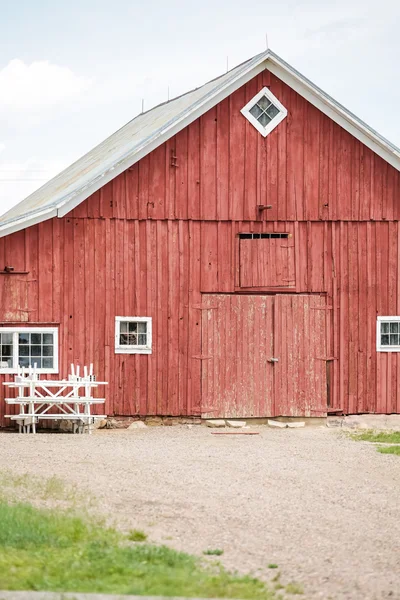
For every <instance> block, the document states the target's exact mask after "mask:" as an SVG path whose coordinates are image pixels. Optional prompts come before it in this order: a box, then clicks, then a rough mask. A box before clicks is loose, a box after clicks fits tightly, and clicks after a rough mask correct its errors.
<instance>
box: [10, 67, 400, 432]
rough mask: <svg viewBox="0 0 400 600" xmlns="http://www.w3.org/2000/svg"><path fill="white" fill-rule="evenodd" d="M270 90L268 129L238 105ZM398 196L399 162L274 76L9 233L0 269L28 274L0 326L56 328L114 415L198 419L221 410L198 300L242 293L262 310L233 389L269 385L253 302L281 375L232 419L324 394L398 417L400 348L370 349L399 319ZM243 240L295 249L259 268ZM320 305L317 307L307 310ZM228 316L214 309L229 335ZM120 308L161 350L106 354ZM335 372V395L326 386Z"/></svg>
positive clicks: (68, 356) (333, 402)
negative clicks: (104, 386) (274, 120)
mask: <svg viewBox="0 0 400 600" xmlns="http://www.w3.org/2000/svg"><path fill="white" fill-rule="evenodd" d="M264 85H267V86H270V88H271V90H272V92H273V93H274V94H275V95H276V96H277V97H278V99H279V100H280V101H281V102H282V103H283V104H284V105H285V106H286V108H287V109H288V117H287V118H286V119H285V120H284V121H283V122H282V123H281V124H280V125H279V126H278V127H277V128H276V129H275V130H274V131H273V132H272V133H271V134H270V135H268V136H267V138H265V139H264V138H263V137H262V136H261V135H260V134H259V133H258V132H257V131H256V130H255V129H254V127H253V126H252V125H251V124H250V123H248V121H247V120H246V119H245V118H244V117H243V116H242V115H241V114H240V109H241V108H242V107H243V106H244V105H245V104H246V102H247V101H249V100H250V99H251V98H252V97H253V96H254V95H255V94H256V93H257V92H258V91H259V89H261V87H263V86H264ZM171 151H173V154H174V156H176V160H174V161H173V163H174V164H176V165H177V166H174V164H172V163H171ZM399 192H400V185H399V173H398V172H397V171H396V170H395V169H394V168H392V167H391V166H390V165H388V164H387V163H385V161H384V160H383V159H381V158H380V157H378V156H377V155H375V154H374V153H373V152H372V151H371V150H369V149H368V148H366V147H365V146H363V145H362V144H361V143H360V142H358V141H357V140H356V139H354V138H353V137H352V136H351V135H350V134H348V133H347V132H345V131H344V130H342V129H341V128H340V127H339V126H338V125H336V124H335V123H333V122H332V121H331V120H330V119H329V118H328V117H326V116H324V115H323V114H322V113H321V112H319V111H318V110H317V109H316V108H315V107H313V106H312V105H311V104H309V103H308V102H307V101H306V100H304V99H303V98H301V97H300V96H299V95H298V94H296V93H295V92H294V91H293V90H291V89H290V88H289V87H287V86H286V85H285V84H284V83H282V82H281V81H279V80H278V79H277V78H276V77H275V76H273V75H271V74H270V73H269V72H268V71H264V72H263V73H262V74H260V75H259V76H257V77H256V78H254V79H253V80H252V81H250V82H249V83H248V84H246V85H245V86H244V87H242V88H241V89H239V90H238V91H236V92H235V93H234V94H232V95H231V96H230V97H229V98H227V99H225V100H224V101H223V102H221V103H220V104H218V105H217V106H216V107H215V108H214V109H212V110H210V111H209V112H207V113H206V114H205V115H204V116H203V117H201V118H200V119H198V120H197V121H195V122H194V123H192V124H191V125H189V126H188V127H187V128H185V129H184V130H183V131H181V132H180V133H179V134H178V135H176V136H175V137H173V138H172V139H171V140H169V141H168V142H167V143H165V144H163V145H162V146H160V147H159V148H157V149H156V150H154V151H153V152H151V153H150V154H149V155H148V156H146V157H145V158H144V159H142V160H141V161H140V162H139V163H137V164H135V165H133V166H132V167H131V168H130V169H128V170H127V171H126V172H125V173H123V174H122V175H120V176H118V177H117V178H116V179H114V180H113V181H112V182H111V183H109V184H107V185H105V186H104V187H103V188H102V189H101V190H100V191H99V192H96V193H95V194H94V195H93V196H91V197H90V198H88V200H86V201H85V202H83V203H82V204H81V205H80V206H78V207H77V208H76V209H75V210H74V211H73V212H72V213H71V214H69V215H67V216H66V217H64V218H61V219H53V220H49V221H46V222H44V223H41V224H40V225H36V226H33V227H30V228H28V229H26V230H25V231H22V232H18V233H16V234H13V235H10V236H8V237H6V238H2V239H0V266H1V267H2V266H3V264H12V265H13V266H14V268H15V269H16V270H18V271H27V274H20V275H0V321H1V323H2V324H11V323H21V322H23V323H32V324H39V323H51V324H56V325H59V331H60V375H61V376H66V374H67V371H68V365H69V363H71V362H75V363H80V364H88V363H89V362H94V366H95V372H96V373H97V374H98V376H99V377H100V378H101V379H102V380H106V381H109V382H110V385H109V387H108V390H107V403H106V411H107V413H108V414H117V415H155V414H158V415H199V414H201V413H202V410H203V409H204V408H207V409H215V408H217V409H219V407H220V406H221V396H218V397H217V396H216V395H215V394H213V395H212V396H211V397H212V398H214V399H213V400H212V402H213V403H214V404H217V406H214V407H209V406H207V403H208V398H209V396H207V395H206V394H208V392H206V387H205V385H204V386H203V390H202V382H204V379H205V373H206V371H205V370H204V369H205V368H206V369H210V368H211V362H208V361H207V360H203V359H202V358H199V357H201V356H202V355H203V352H204V351H205V350H204V348H205V343H206V342H205V340H207V339H208V338H207V335H208V334H207V332H206V330H205V329H204V327H205V325H204V319H205V318H206V316H205V315H206V314H207V311H203V308H204V307H205V306H206V304H207V302H210V301H212V300H211V299H212V295H217V296H218V298H222V297H223V296H222V295H223V294H229V295H232V296H229V297H230V306H231V307H232V305H233V304H234V303H237V305H238V306H239V305H240V303H241V302H244V300H241V299H242V298H243V297H244V296H243V295H245V294H249V295H251V297H252V298H256V299H254V303H255V304H254V306H257V307H258V308H257V309H256V314H255V316H254V319H255V320H254V321H253V322H249V321H248V320H246V322H245V323H244V329H243V335H244V336H246V340H247V342H246V343H247V351H248V355H247V356H246V355H244V354H241V355H240V356H239V358H238V359H237V360H236V362H235V361H232V357H230V358H229V361H230V363H229V364H230V365H233V364H235V365H236V369H237V371H236V373H237V375H236V376H237V380H238V381H240V372H239V371H238V369H242V370H243V373H245V374H246V373H247V372H252V373H253V375H254V390H257V394H258V392H260V394H262V393H264V392H263V390H266V389H269V388H268V386H269V385H271V384H270V383H268V381H267V380H266V379H265V378H266V371H265V369H269V368H270V367H271V365H270V364H268V365H264V363H263V362H262V361H261V360H260V356H261V355H257V348H258V344H257V342H256V341H255V342H254V343H253V341H252V340H251V335H252V332H251V327H253V328H254V331H253V333H254V334H255V330H256V329H257V327H258V325H256V323H258V322H259V321H260V320H261V313H262V310H261V307H262V306H269V305H270V304H271V303H273V304H274V310H275V311H277V313H276V315H277V316H276V321H274V323H275V325H274V326H275V327H277V328H278V331H280V332H281V335H278V334H277V332H275V334H274V339H275V340H277V342H276V343H277V344H278V345H277V348H278V350H279V352H280V355H281V360H282V361H283V362H281V365H282V364H285V368H284V369H283V368H282V369H281V371H280V372H279V373H280V374H279V373H278V370H276V376H275V380H274V382H273V386H274V390H276V389H277V386H278V388H279V390H278V392H276V391H275V392H274V401H273V403H272V404H271V405H268V406H267V404H268V402H267V398H266V397H261V396H256V395H255V394H253V395H252V396H248V395H247V396H243V395H238V396H237V397H235V399H234V402H235V414H239V413H240V414H242V413H243V411H241V409H242V407H241V403H243V402H244V403H245V406H246V411H247V413H248V412H251V411H253V412H255V413H257V414H258V416H267V415H265V414H264V413H266V412H271V414H282V413H284V412H286V413H290V414H295V413H296V414H309V413H310V414H311V412H313V413H314V412H315V414H324V413H323V407H324V406H325V407H326V403H327V401H328V402H329V404H330V406H331V407H333V408H338V409H339V408H340V409H343V410H344V411H345V412H348V413H358V412H365V411H369V412H380V413H386V412H389V413H390V412H400V394H399V391H398V390H399V386H400V356H399V354H398V353H377V352H376V339H375V335H376V334H375V324H376V316H377V315H385V314H386V315H391V314H393V315H396V314H397V315H398V314H400V228H399V219H400V202H399ZM258 205H270V206H271V208H270V209H266V210H263V211H260V210H259V209H258V208H257V206H258ZM245 232H285V233H289V234H291V237H290V238H288V239H287V240H284V239H282V240H280V239H278V240H276V241H274V243H276V244H277V243H279V244H281V242H282V245H283V244H286V243H288V245H291V246H292V248H290V249H289V248H288V249H283V248H281V247H280V246H279V248H276V249H275V253H274V254H273V261H272V263H273V268H274V270H273V271H271V270H270V269H269V270H268V272H267V271H264V270H263V269H262V268H261V266H263V253H264V256H265V253H268V252H269V254H268V257H270V256H272V254H271V253H270V250H268V248H269V249H270V248H271V245H270V246H268V244H266V243H264V244H263V245H260V246H259V248H261V246H263V250H262V251H261V253H260V252H259V251H258V250H257V251H255V252H256V254H255V255H253V254H252V253H253V252H254V246H252V248H251V250H249V248H246V249H245V247H244V246H242V247H241V246H240V244H241V243H242V242H243V241H245V240H239V238H238V234H239V233H245ZM262 241H263V242H266V241H267V240H262ZM248 250H249V252H250V253H249V252H247V251H248ZM246 252H247V256H248V260H249V261H252V264H248V263H247V264H246V260H247V259H245V258H244V257H246ZM275 263H277V264H275ZM286 275H287V277H286ZM292 278H293V279H292ZM286 279H288V281H287V282H285V283H286V285H281V282H283V280H286ZM285 288H286V289H285ZM285 293H286V294H287V297H286V295H285ZM276 294H278V295H276ZM296 294H299V295H302V296H298V297H297V298H296ZM301 298H308V299H307V301H306V300H301ZM218 302H221V303H223V302H225V303H227V302H228V300H225V301H223V300H218ZM297 302H300V304H299V305H298V304H297ZM304 302H306V304H304ZM313 302H323V304H324V306H323V307H319V308H317V307H314V308H315V310H311V308H312V306H313V305H312V303H313ZM285 303H289V304H288V305H286V304H285ZM302 303H303V304H302ZM304 306H308V307H309V308H310V311H309V313H308V314H309V315H311V314H312V315H313V316H312V319H311V316H310V319H311V320H310V321H309V327H311V330H310V331H311V333H310V336H311V337H310V339H315V340H317V341H318V344H319V346H318V344H317V346H318V348H316V350H317V349H318V354H320V353H321V355H322V356H317V352H316V353H315V355H313V356H311V354H310V348H309V347H307V344H306V342H307V340H308V337H307V336H304V335H303V338H302V341H301V343H299V346H298V347H299V348H302V350H301V352H303V355H304V356H308V357H310V356H311V359H312V360H311V362H310V365H309V366H306V364H305V361H304V360H303V361H299V360H297V361H296V360H295V354H290V352H291V346H290V343H291V339H290V335H291V331H290V326H289V322H290V323H292V325H293V324H294V323H296V322H300V320H301V319H302V318H303V317H304V310H305V309H304ZM211 310H212V309H211ZM226 310H227V311H228V309H226ZM229 310H232V308H230V309H229ZM302 311H303V312H302ZM229 314H230V313H229V312H226V313H224V314H222V313H221V315H220V316H219V317H218V318H219V319H220V320H221V327H223V322H224V319H225V320H226V319H228V318H229ZM244 314H246V313H243V315H244ZM116 315H133V316H134V315H142V316H151V317H153V354H152V355H150V356H147V355H116V354H115V353H114V318H115V316H116ZM283 315H286V317H285V319H287V320H285V321H284V320H283ZM302 315H303V316H302ZM279 319H281V321H279ZM260 326H261V325H260ZM304 326H305V325H304ZM304 331H306V329H304ZM202 332H203V333H202ZM261 333H262V329H260V330H257V334H255V335H256V340H257V339H258V338H257V336H260V335H261ZM202 335H203V343H202ZM229 335H231V333H230V332H228V331H227V330H225V331H222V330H221V338H220V341H219V344H220V348H221V349H223V348H225V347H226V348H227V349H228V350H229V347H230V345H231V344H234V343H235V344H236V346H234V350H235V353H236V352H239V346H238V343H237V342H234V341H233V340H230V339H227V337H228V336H229ZM252 344H253V345H252ZM279 344H280V346H279ZM249 348H252V349H254V352H253V351H251V352H250V351H249ZM307 348H308V349H307ZM228 350H226V352H228ZM221 351H222V350H221ZM207 352H208V350H207ZM243 352H244V349H243ZM274 352H276V348H274ZM285 352H286V354H285ZM301 352H300V354H299V356H300V355H301ZM306 352H308V354H306ZM254 356H258V358H257V359H256V361H255V362H254V361H253V362H251V360H252V357H254ZM328 358H329V359H330V360H329V361H326V360H324V359H328ZM209 360H211V361H212V360H214V359H209ZM229 361H227V362H226V363H225V366H224V365H223V364H220V365H219V366H218V369H219V371H216V369H217V367H216V366H215V364H214V367H213V368H214V371H215V372H216V373H217V379H218V386H220V387H221V386H223V385H224V384H223V382H224V378H225V381H227V378H228V375H229V371H228V370H227V369H228V366H229V365H228V362H229ZM300 363H301V364H300ZM327 364H328V365H329V366H328V369H329V370H330V398H329V399H327V398H326V394H325V397H324V394H323V393H322V391H321V390H322V389H323V387H324V385H325V377H326V369H327ZM229 368H230V367H229ZM232 368H233V367H232ZM272 368H275V367H272ZM202 371H203V373H202ZM246 376H247V375H246ZM8 378H9V376H8ZM4 379H5V376H2V380H4ZM206 379H207V378H206ZM213 381H214V383H213V385H215V380H213ZM321 382H322V383H321ZM207 385H208V384H207ZM252 385H253V384H252ZM221 393H222V392H221ZM0 394H2V396H1V397H3V395H4V390H3V389H1V391H0ZM310 394H311V395H312V396H313V398H312V402H311V399H310V398H309V397H308V396H309V395H310ZM317 396H318V398H317ZM276 398H278V399H276ZM218 402H219V403H220V404H218ZM306 402H311V404H308V405H307V404H306ZM0 411H1V413H0V418H2V417H1V415H3V414H4V403H3V402H2V401H1V402H0ZM205 414H212V413H211V411H210V412H209V413H205ZM213 414H215V413H213ZM243 414H244V413H243ZM268 416H269V415H268ZM1 423H3V424H4V419H2V420H1Z"/></svg>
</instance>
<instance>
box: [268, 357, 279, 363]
mask: <svg viewBox="0 0 400 600" xmlns="http://www.w3.org/2000/svg"><path fill="white" fill-rule="evenodd" d="M268 362H270V363H277V362H279V358H274V357H272V358H268Z"/></svg>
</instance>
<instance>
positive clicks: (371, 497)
mask: <svg viewBox="0 0 400 600" xmlns="http://www.w3.org/2000/svg"><path fill="white" fill-rule="evenodd" d="M253 430H256V431H259V435H256V436H241V435H237V436H233V435H232V436H230V435H213V434H212V433H211V432H212V431H213V430H211V429H208V428H205V427H201V426H193V427H192V428H188V427H187V426H184V425H182V426H174V427H148V428H147V429H137V430H132V431H121V430H118V431H117V430H101V431H97V432H96V433H95V434H94V435H92V436H87V435H71V434H51V435H47V434H38V435H36V436H33V435H18V434H6V433H4V434H0V469H1V468H6V469H11V470H12V471H13V472H14V473H18V474H23V473H27V472H28V473H32V474H35V475H39V476H43V477H50V476H52V475H57V476H59V477H62V478H64V479H65V480H66V481H67V482H69V483H72V484H77V485H78V487H79V488H80V489H81V490H83V491H85V490H90V492H91V494H92V495H94V496H95V497H96V499H97V507H98V508H97V509H96V510H97V511H98V513H99V515H100V514H101V515H108V516H109V517H110V518H111V519H112V520H114V521H115V522H116V523H117V524H118V525H119V526H120V527H123V528H127V529H130V528H138V529H141V530H144V531H145V532H146V533H147V534H148V535H149V540H150V541H152V542H156V543H164V544H167V545H171V546H173V547H175V548H177V549H182V550H185V551H188V552H192V553H198V554H200V555H201V554H202V552H203V551H204V550H207V549H216V548H219V549H223V550H224V554H223V556H222V557H221V559H222V561H223V563H224V564H225V565H226V566H227V567H229V568H231V569H237V570H239V571H241V572H243V571H244V572H252V573H256V574H257V575H260V574H261V576H262V577H270V576H271V573H272V574H273V575H275V574H276V570H275V571H274V572H272V571H271V570H268V569H267V565H268V564H269V563H276V564H277V565H279V571H280V572H281V573H282V581H283V583H285V584H286V583H289V582H296V583H299V584H301V585H302V586H303V588H304V595H303V596H302V597H303V598H310V599H311V598H324V599H329V598H331V599H332V600H340V599H344V598H346V599H347V598H351V599H365V600H367V599H368V600H369V599H378V598H379V599H381V598H392V599H398V598H400V458H399V457H397V456H392V455H382V454H379V453H378V452H377V451H376V449H375V448H374V447H373V446H372V445H371V444H367V443H361V442H355V441H353V440H351V439H349V438H348V437H347V436H346V435H344V434H343V433H342V432H340V431H337V430H332V429H328V428H325V427H318V428H311V427H310V428H305V429H283V430H274V429H270V428H268V427H266V426H264V427H258V428H253Z"/></svg>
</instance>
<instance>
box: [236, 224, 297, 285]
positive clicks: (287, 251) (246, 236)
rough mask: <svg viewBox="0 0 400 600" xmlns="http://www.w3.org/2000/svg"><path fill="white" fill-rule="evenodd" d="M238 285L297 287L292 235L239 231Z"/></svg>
mask: <svg viewBox="0 0 400 600" xmlns="http://www.w3.org/2000/svg"><path fill="white" fill-rule="evenodd" d="M239 285H240V287H242V288H294V287H296V276H295V262H294V241H293V237H292V234H290V233H240V234H239Z"/></svg>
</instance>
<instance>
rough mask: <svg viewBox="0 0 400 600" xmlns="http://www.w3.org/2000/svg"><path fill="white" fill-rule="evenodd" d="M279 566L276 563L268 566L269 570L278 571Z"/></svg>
mask: <svg viewBox="0 0 400 600" xmlns="http://www.w3.org/2000/svg"><path fill="white" fill-rule="evenodd" d="M277 568H278V565H276V564H275V563H269V565H268V569H277Z"/></svg>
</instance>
